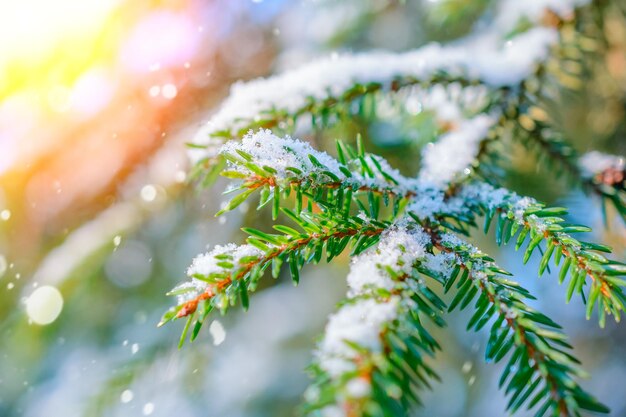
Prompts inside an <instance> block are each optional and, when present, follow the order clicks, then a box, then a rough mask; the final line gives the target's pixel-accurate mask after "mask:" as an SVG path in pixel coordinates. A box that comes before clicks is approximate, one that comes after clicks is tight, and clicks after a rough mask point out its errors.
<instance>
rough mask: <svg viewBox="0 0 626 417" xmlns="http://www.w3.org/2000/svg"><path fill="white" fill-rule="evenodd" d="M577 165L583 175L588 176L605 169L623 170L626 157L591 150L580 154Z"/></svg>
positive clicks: (625, 166)
mask: <svg viewBox="0 0 626 417" xmlns="http://www.w3.org/2000/svg"><path fill="white" fill-rule="evenodd" d="M578 165H579V166H580V168H581V170H582V172H583V175H585V176H586V177H589V178H590V177H593V176H595V175H596V174H598V173H601V172H602V171H605V170H607V169H617V170H624V169H625V168H626V159H624V157H623V156H617V155H609V154H605V153H602V152H598V151H592V152H588V153H586V154H584V155H583V156H581V157H580V159H579V161H578Z"/></svg>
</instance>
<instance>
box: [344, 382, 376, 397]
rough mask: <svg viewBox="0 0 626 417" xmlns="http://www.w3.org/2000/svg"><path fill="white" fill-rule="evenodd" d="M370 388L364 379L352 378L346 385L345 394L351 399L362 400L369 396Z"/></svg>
mask: <svg viewBox="0 0 626 417" xmlns="http://www.w3.org/2000/svg"><path fill="white" fill-rule="evenodd" d="M371 391H372V387H371V385H370V383H369V381H368V380H366V379H364V378H354V379H351V380H350V382H348V383H347V384H346V392H347V393H348V395H349V396H350V397H352V398H363V397H366V396H368V395H369V393H370V392H371Z"/></svg>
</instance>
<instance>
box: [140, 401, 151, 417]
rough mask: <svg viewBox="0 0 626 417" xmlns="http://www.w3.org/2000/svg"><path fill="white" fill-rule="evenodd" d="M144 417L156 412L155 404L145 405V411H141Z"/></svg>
mask: <svg viewBox="0 0 626 417" xmlns="http://www.w3.org/2000/svg"><path fill="white" fill-rule="evenodd" d="M141 411H142V412H143V415H144V416H149V415H150V414H152V413H153V412H154V404H153V403H145V404H144V405H143V409H142V410H141Z"/></svg>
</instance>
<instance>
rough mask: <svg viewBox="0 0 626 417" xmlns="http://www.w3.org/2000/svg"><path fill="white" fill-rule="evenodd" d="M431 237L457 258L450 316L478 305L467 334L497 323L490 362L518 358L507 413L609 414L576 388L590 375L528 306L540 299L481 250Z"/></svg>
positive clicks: (510, 374)
mask: <svg viewBox="0 0 626 417" xmlns="http://www.w3.org/2000/svg"><path fill="white" fill-rule="evenodd" d="M431 234H432V238H433V242H434V246H435V247H436V248H437V249H438V250H440V251H441V252H442V253H449V254H453V255H454V258H455V263H456V266H455V268H454V269H453V270H452V273H451V274H450V276H449V278H448V279H447V280H446V283H445V290H446V292H447V291H449V290H450V289H451V288H453V287H455V288H456V291H457V292H456V294H455V296H454V299H453V300H452V302H451V304H450V310H453V309H454V308H455V307H456V306H460V307H461V309H463V308H465V307H467V306H469V305H470V304H471V303H472V302H473V301H474V300H476V301H475V305H474V308H475V312H474V314H473V315H472V317H471V318H470V320H469V322H468V325H467V329H468V330H470V329H473V330H475V331H478V330H480V329H482V328H483V327H484V326H486V325H487V324H488V323H489V322H492V326H491V330H490V333H489V340H488V343H487V351H486V353H485V359H486V360H487V361H491V360H493V361H495V362H499V361H501V360H502V359H504V357H505V356H506V355H507V354H509V353H511V352H512V353H511V354H510V355H509V360H508V363H507V366H506V368H505V370H504V373H503V374H502V377H501V378H500V386H501V387H502V386H503V385H506V388H505V392H506V393H507V394H510V399H509V402H508V405H507V410H509V411H510V412H511V413H514V412H516V411H517V410H518V409H520V408H521V407H522V406H524V405H526V407H527V408H528V409H533V408H536V409H537V412H536V414H535V415H536V416H543V415H545V414H546V413H549V415H555V416H562V417H568V416H579V415H580V410H583V409H584V410H590V411H595V412H603V413H607V412H608V411H609V410H608V409H607V408H606V407H605V406H604V405H602V404H600V403H599V402H598V401H597V400H596V399H595V398H593V397H592V396H591V395H590V394H588V393H587V392H585V391H584V390H583V389H582V388H580V386H579V385H578V384H577V383H576V382H575V380H574V378H578V377H581V376H584V375H585V374H584V373H583V372H582V370H581V369H580V368H579V366H578V364H579V363H580V362H579V361H578V360H577V359H576V358H575V357H573V356H572V355H571V353H569V352H567V350H569V349H571V346H570V345H569V344H568V343H567V342H566V336H565V335H564V334H563V333H562V332H561V330H560V329H561V327H560V326H559V325H558V324H556V323H555V322H554V321H552V320H551V319H550V318H549V317H547V316H546V315H544V314H542V313H540V312H538V311H536V310H534V309H533V308H531V307H529V306H528V305H527V304H525V302H524V300H525V299H534V297H533V296H532V295H531V294H530V293H529V292H528V291H527V290H525V289H524V288H523V287H521V286H520V285H519V284H517V283H516V282H514V281H511V280H510V279H508V278H505V277H503V276H502V275H510V274H509V273H508V272H506V271H504V270H502V269H501V268H500V267H498V266H497V265H496V264H495V263H494V262H493V260H492V258H490V257H488V256H487V255H485V254H483V253H481V252H480V251H479V250H478V249H477V248H475V247H472V246H471V245H469V244H467V243H466V242H463V241H461V240H460V239H458V238H457V237H456V236H453V235H449V234H441V233H437V232H436V231H431ZM454 284H456V285H454ZM494 317H497V318H495V319H494Z"/></svg>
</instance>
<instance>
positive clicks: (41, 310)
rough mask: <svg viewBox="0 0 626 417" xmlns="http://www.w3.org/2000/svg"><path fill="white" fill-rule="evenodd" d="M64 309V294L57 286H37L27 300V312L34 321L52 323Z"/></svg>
mask: <svg viewBox="0 0 626 417" xmlns="http://www.w3.org/2000/svg"><path fill="white" fill-rule="evenodd" d="M62 309H63V296H62V295H61V293H60V292H59V290H57V289H56V288H55V287H52V286H50V285H44V286H42V287H39V288H37V289H36V290H35V291H34V292H33V293H32V294H31V295H30V297H28V299H27V300H26V314H28V317H29V319H30V320H32V321H33V322H34V323H37V324H40V325H45V324H50V323H52V322H53V321H55V320H56V318H57V317H59V314H61V310H62Z"/></svg>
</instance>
